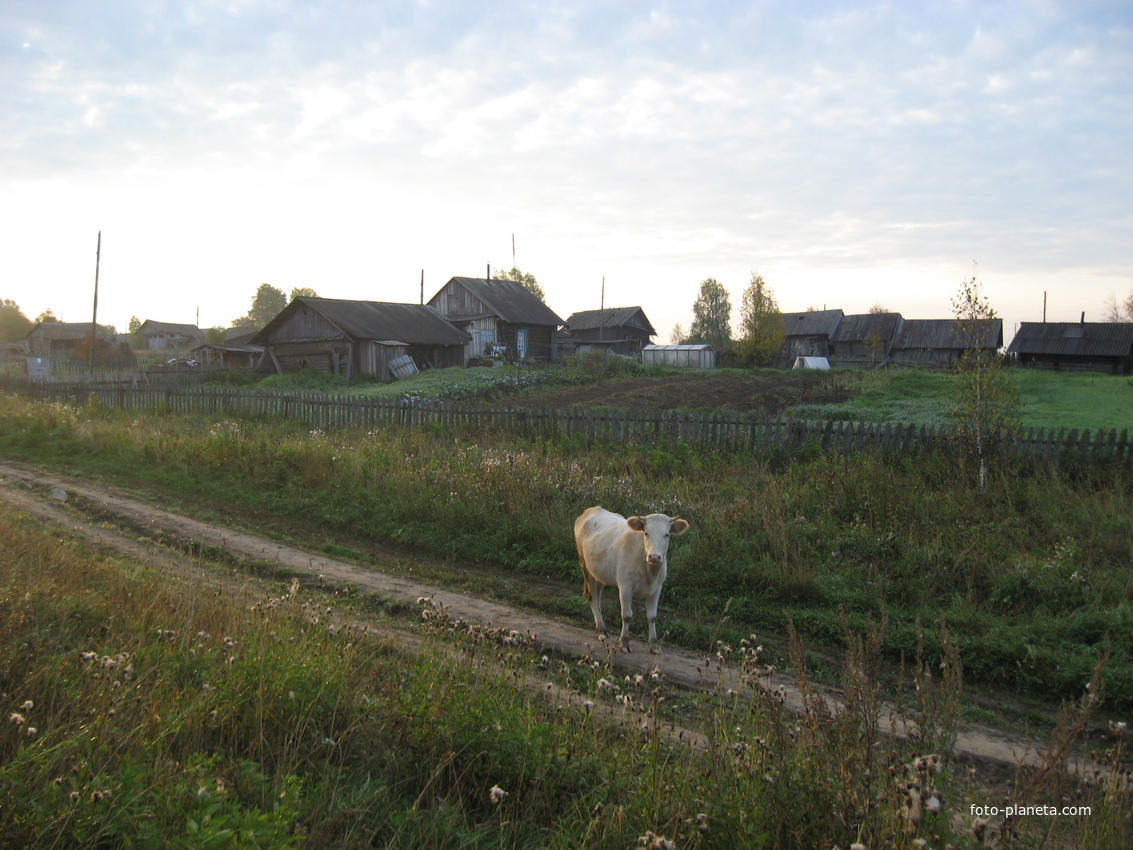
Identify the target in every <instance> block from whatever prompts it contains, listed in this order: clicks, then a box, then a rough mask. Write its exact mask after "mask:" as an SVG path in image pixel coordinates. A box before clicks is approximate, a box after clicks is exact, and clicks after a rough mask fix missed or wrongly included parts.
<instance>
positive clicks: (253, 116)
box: [0, 0, 1133, 343]
mask: <svg viewBox="0 0 1133 850" xmlns="http://www.w3.org/2000/svg"><path fill="white" fill-rule="evenodd" d="M99 233H101V254H100V258H99V265H98V276H99V289H98V320H99V322H101V323H104V324H112V325H115V326H117V327H118V329H119V330H122V331H124V330H125V329H126V327H127V325H128V323H129V321H130V318H131V317H134V316H136V317H138V318H139V319H141V320H143V321H144V320H146V319H155V320H158V321H165V322H187V323H192V322H195V323H197V324H199V325H200V326H201V327H215V326H227V325H228V324H229V323H230V322H231V321H232V320H233V319H234V318H236V317H238V316H242V315H244V314H245V313H247V312H248V309H249V308H250V307H251V304H252V299H253V296H254V295H255V292H256V289H257V288H258V287H259V285H260V284H261V283H269V284H271V285H272V286H274V287H276V288H278V289H281V290H283V291H284V292H286V293H288V294H290V292H291V290H292V289H293V288H295V287H310V288H312V289H314V290H315V291H316V292H317V293H318V294H319V295H320V296H323V297H328V298H350V299H364V300H374V301H395V302H411V303H417V302H419V301H420V298H421V292H422V276H423V277H424V287H423V288H424V297H425V299H426V300H428V299H429V298H431V297H432V296H433V295H434V294H435V293H436V292H437V291H438V290H439V289H440V288H441V287H442V286H443V285H444V283H445V282H446V281H447V280H448V279H449V278H451V277H454V276H470V277H483V276H484V275H485V274H486V271H487V268H488V267H489V266H490V267H491V268H492V270H493V271H495V270H499V269H507V268H510V267H511V266H512V264H513V237H514V264H515V265H516V266H518V267H519V268H521V269H522V270H524V271H526V272H530V273H532V274H534V275H535V276H536V278H537V279H538V281H539V283H540V284H541V285H542V286H543V288H544V290H545V291H546V294H547V303H548V305H549V306H550V307H551V308H552V309H553V310H554V311H555V312H556V313H558V315H559V316H561V317H563V318H564V319H565V318H566V317H567V316H569V315H570V314H571V313H573V312H575V311H577V310H587V309H596V308H598V307H599V306H601V304H602V303H603V287H604V304H605V306H607V307H621V306H641V307H643V308H644V310H645V313H646V314H647V316H648V317H649V318H650V319H651V320H652V323H653V325H654V327H655V328H656V329H657V331H658V336H657V339H656V340H655V341H656V342H662V343H664V342H669V341H670V336H671V333H672V329H673V326H674V324H677V323H680V324H681V325H683V327H684V328H685V329H686V330H687V329H688V327H689V325H690V324H691V321H692V304H693V302H694V301H695V299H696V296H697V293H698V291H699V288H700V283H701V281H703V280H704V279H706V278H709V277H712V278H715V279H716V280H718V281H720V282H721V283H722V284H724V286H725V287H726V288H727V290H728V292H729V294H730V296H731V300H732V305H733V326H738V322H739V308H740V302H741V298H742V294H743V291H744V289H745V288H746V287H747V285H748V283H749V281H750V279H751V275H752V274H753V273H758V274H760V275H762V276H763V278H764V280H765V281H766V283H767V285H768V286H769V287H770V290H771V292H772V293H773V295H774V296H775V298H776V299H777V301H778V303H779V306H780V308H781V309H782V310H783V311H785V312H792V311H797V310H805V309H808V308H812V307H813V308H817V309H822V308H831V309H833V308H841V309H842V310H844V311H845V312H846V313H848V314H850V313H862V312H866V311H868V310H869V309H870V308H871V307H874V306H876V305H881V306H884V307H886V308H888V309H889V310H892V311H894V312H900V313H902V314H903V315H904V316H906V317H907V318H947V317H950V316H951V315H952V307H951V302H952V299H953V297H954V296H955V295H956V294H957V292H958V290H959V288H960V286H961V284H962V283H963V282H964V281H965V280H967V279H970V278H972V277H975V278H976V279H977V280H978V281H980V283H981V284H982V291H983V294H984V295H985V297H986V298H987V299H988V301H989V302H990V304H991V305H992V307H994V308H995V309H996V310H997V312H998V313H999V315H1000V316H1002V317H1003V319H1004V332H1005V336H1006V337H1007V339H1006V340H1005V342H1006V341H1009V340H1010V338H1011V337H1012V336H1013V334H1014V330H1015V328H1016V327H1017V325H1018V323H1019V322H1021V321H1041V320H1042V319H1043V310H1044V299H1045V303H1046V314H1047V318H1048V319H1049V320H1050V321H1078V320H1079V319H1080V318H1081V316H1082V314H1083V313H1084V314H1085V318H1086V320H1087V321H1102V320H1103V319H1104V317H1105V306H1106V300H1107V298H1108V297H1109V296H1110V295H1116V296H1117V297H1118V298H1119V299H1123V298H1124V297H1125V296H1126V295H1128V294H1129V293H1131V292H1133V3H1131V2H1130V1H1129V0H1111V2H1091V0H1034V2H1022V0H1019V2H975V0H925V2H920V1H919V0H918V2H911V0H910V1H909V2H905V0H888V1H887V2H812V1H811V0H752V2H743V3H740V2H727V0H718V2H661V0H654V2H633V0H602V1H601V2H600V1H599V0H571V2H548V0H532V2H525V1H524V0H416V2H410V0H380V2H378V0H358V2H350V0H340V2H334V0H325V1H324V2H313V0H308V2H296V0H180V1H179V2H178V1H177V0H146V2H130V0H52V1H51V2H43V0H4V1H3V3H0V298H6V299H12V300H14V301H15V302H16V303H17V304H18V305H19V306H20V308H21V309H22V310H23V312H24V313H25V314H26V315H27V316H28V317H29V318H32V319H34V318H35V317H36V316H38V315H39V314H40V313H41V312H42V311H44V310H47V309H51V310H52V311H53V312H54V314H55V315H56V317H58V318H60V319H63V320H65V321H90V319H91V316H92V312H93V306H94V304H93V294H94V278H95V259H96V256H95V255H96V247H97V245H98V238H99ZM603 282H604V283H603Z"/></svg>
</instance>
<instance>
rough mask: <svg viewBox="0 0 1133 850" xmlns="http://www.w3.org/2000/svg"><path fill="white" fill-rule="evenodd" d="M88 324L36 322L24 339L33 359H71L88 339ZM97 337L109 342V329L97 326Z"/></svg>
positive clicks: (89, 326)
mask: <svg viewBox="0 0 1133 850" xmlns="http://www.w3.org/2000/svg"><path fill="white" fill-rule="evenodd" d="M90 328H91V323H90V322H36V323H35V325H34V326H33V327H32V329H31V330H30V331H28V335H27V336H26V337H25V338H24V342H25V343H26V345H27V350H28V353H29V354H31V355H32V356H34V357H72V356H74V354H75V352H76V351H77V350H78V349H80V348H83V347H84V344H85V342H86V341H87V340H89V339H90ZM98 332H99V335H100V336H101V337H102V338H103V339H104V340H106V341H107V342H109V341H110V339H111V335H110V333H109V329H108V328H106V327H104V326H102V325H99V326H98Z"/></svg>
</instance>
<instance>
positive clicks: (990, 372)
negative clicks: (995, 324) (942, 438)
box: [951, 277, 1019, 490]
mask: <svg viewBox="0 0 1133 850" xmlns="http://www.w3.org/2000/svg"><path fill="white" fill-rule="evenodd" d="M952 312H953V314H954V315H955V316H956V326H957V334H958V335H959V337H960V341H961V344H962V345H964V346H965V347H966V349H967V350H966V351H965V352H964V354H963V355H962V356H961V357H960V359H959V360H957V361H956V365H955V366H954V367H953V385H952V410H951V414H952V420H953V422H954V423H955V425H956V431H957V434H958V436H959V438H960V440H961V442H962V444H963V445H964V446H965V447H966V448H967V449H968V451H969V453H970V454H971V455H972V456H973V457H974V459H975V461H976V463H977V465H978V468H979V485H980V489H981V490H984V489H986V488H987V473H988V464H989V462H990V460H991V459H992V457H993V456H994V455H995V453H996V451H997V450H998V448H999V447H1000V445H1001V444H1002V441H1003V440H1004V438H1006V437H1008V436H1010V435H1011V434H1012V433H1013V432H1015V431H1016V430H1017V429H1018V427H1019V400H1018V394H1017V393H1016V391H1015V388H1014V386H1012V385H1011V383H1010V381H1009V380H1008V377H1007V375H1006V374H1005V372H1004V369H1003V359H1002V358H1001V357H1000V356H999V352H998V351H989V350H987V349H986V348H981V347H979V345H978V340H980V339H983V338H984V337H985V336H986V335H985V334H984V333H983V329H984V327H986V323H987V322H989V321H992V320H995V319H997V318H999V317H998V316H997V315H996V312H995V310H994V309H993V308H992V306H991V302H989V301H988V299H987V298H986V297H984V295H983V292H982V285H981V284H980V282H979V281H978V280H976V278H974V277H973V278H972V279H971V280H965V281H964V282H963V283H962V284H961V285H960V290H959V291H958V292H957V294H956V296H955V297H954V298H953V299H952Z"/></svg>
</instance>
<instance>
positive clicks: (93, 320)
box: [87, 230, 102, 372]
mask: <svg viewBox="0 0 1133 850" xmlns="http://www.w3.org/2000/svg"><path fill="white" fill-rule="evenodd" d="M101 260H102V231H101V230H100V231H98V246H97V247H96V248H95V249H94V309H93V310H92V311H91V317H90V350H89V351H88V352H87V371H88V372H94V340H95V337H96V336H97V335H98V267H99V263H100V261H101Z"/></svg>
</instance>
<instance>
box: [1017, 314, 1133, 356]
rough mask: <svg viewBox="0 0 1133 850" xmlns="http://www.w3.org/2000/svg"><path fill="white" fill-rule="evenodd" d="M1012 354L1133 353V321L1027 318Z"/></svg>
mask: <svg viewBox="0 0 1133 850" xmlns="http://www.w3.org/2000/svg"><path fill="white" fill-rule="evenodd" d="M1007 351H1008V353H1009V354H1057V355H1063V356H1071V357H1074V356H1077V357H1129V356H1130V355H1133V323H1130V322H1023V323H1022V324H1020V325H1019V330H1018V332H1017V333H1016V334H1015V339H1013V340H1011V344H1010V345H1009V346H1007Z"/></svg>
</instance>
